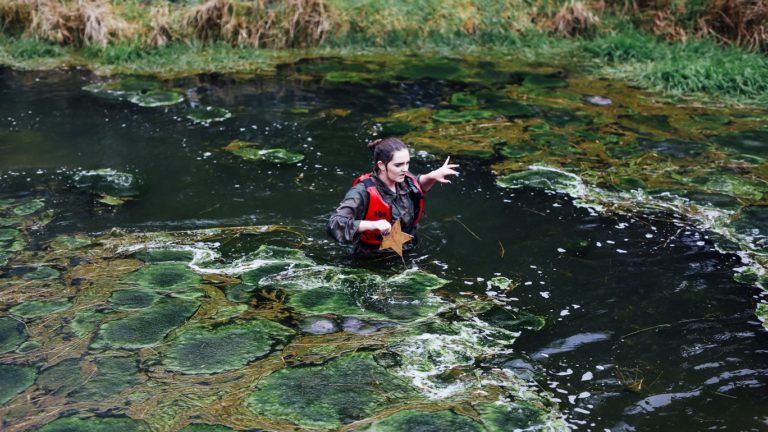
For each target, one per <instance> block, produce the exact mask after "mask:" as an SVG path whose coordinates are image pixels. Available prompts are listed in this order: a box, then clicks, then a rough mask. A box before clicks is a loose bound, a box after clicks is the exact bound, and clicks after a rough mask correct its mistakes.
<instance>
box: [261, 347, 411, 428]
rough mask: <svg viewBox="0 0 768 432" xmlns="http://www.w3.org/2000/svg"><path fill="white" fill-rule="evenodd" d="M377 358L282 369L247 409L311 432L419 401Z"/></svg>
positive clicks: (354, 357) (352, 357)
mask: <svg viewBox="0 0 768 432" xmlns="http://www.w3.org/2000/svg"><path fill="white" fill-rule="evenodd" d="M416 395H417V393H416V392H415V390H414V389H413V388H412V387H411V386H410V385H409V384H408V383H406V382H404V381H403V380H402V379H400V378H399V377H397V376H396V375H393V374H391V373H389V372H388V371H387V370H386V369H384V368H383V367H382V366H380V365H379V364H378V363H377V362H376V361H375V360H374V359H373V356H372V355H371V354H368V353H358V354H347V355H345V356H343V357H341V358H338V359H336V360H332V361H330V362H328V363H326V364H324V365H322V366H311V367H292V368H286V369H281V370H278V371H276V372H273V373H272V374H270V375H268V376H266V377H265V378H262V379H261V380H259V381H258V382H257V383H256V390H255V391H254V392H252V393H251V394H250V396H249V397H248V398H247V399H246V406H247V407H248V408H249V409H251V410H252V411H253V412H254V413H256V414H257V415H262V416H270V417H277V418H282V419H286V420H289V421H291V422H293V423H296V424H298V425H299V426H302V427H307V428H325V429H328V428H337V427H339V426H341V425H344V424H347V423H351V422H353V421H356V420H361V419H364V418H366V417H368V416H370V415H371V414H373V413H375V412H376V411H378V410H381V409H383V408H386V407H387V406H392V405H397V404H400V403H403V401H405V400H408V399H413V398H414V397H416Z"/></svg>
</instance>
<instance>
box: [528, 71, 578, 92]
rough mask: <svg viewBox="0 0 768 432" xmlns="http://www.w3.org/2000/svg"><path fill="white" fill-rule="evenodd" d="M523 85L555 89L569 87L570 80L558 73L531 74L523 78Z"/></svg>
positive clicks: (533, 87)
mask: <svg viewBox="0 0 768 432" xmlns="http://www.w3.org/2000/svg"><path fill="white" fill-rule="evenodd" d="M523 87H526V88H531V89H555V88H564V87H568V81H566V80H564V79H563V78H561V77H560V76H557V75H541V74H530V75H528V76H526V77H525V79H524V80H523Z"/></svg>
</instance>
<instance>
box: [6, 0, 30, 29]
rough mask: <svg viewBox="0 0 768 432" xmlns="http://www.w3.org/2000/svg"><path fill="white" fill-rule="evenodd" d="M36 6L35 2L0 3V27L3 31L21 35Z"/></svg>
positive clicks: (7, 1)
mask: <svg viewBox="0 0 768 432" xmlns="http://www.w3.org/2000/svg"><path fill="white" fill-rule="evenodd" d="M36 5H37V0H4V1H0V26H2V29H3V30H5V31H10V32H13V33H17V32H18V33H21V32H23V31H24V30H25V29H26V28H28V27H29V24H31V23H32V17H33V14H34V11H35V8H36Z"/></svg>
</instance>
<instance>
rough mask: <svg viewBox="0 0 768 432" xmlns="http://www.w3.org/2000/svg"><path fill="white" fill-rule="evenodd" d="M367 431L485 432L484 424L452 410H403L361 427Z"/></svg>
mask: <svg viewBox="0 0 768 432" xmlns="http://www.w3.org/2000/svg"><path fill="white" fill-rule="evenodd" d="M361 430H362V431H366V432H401V431H419V432H446V431H451V432H484V431H485V428H484V427H483V426H482V424H480V423H478V422H477V421H475V420H473V419H472V418H471V417H467V416H463V415H459V414H456V413H454V412H452V411H448V410H443V411H430V412H424V411H416V410H403V411H398V412H397V413H395V414H393V415H391V416H389V417H385V418H384V419H382V420H379V421H377V422H375V423H373V424H371V425H369V426H367V427H364V428H362V429H361Z"/></svg>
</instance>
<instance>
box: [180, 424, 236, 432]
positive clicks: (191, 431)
mask: <svg viewBox="0 0 768 432" xmlns="http://www.w3.org/2000/svg"><path fill="white" fill-rule="evenodd" d="M234 431H235V429H232V428H228V427H226V426H222V425H212V424H206V423H192V424H190V425H187V426H184V427H183V428H181V429H179V432H234Z"/></svg>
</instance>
